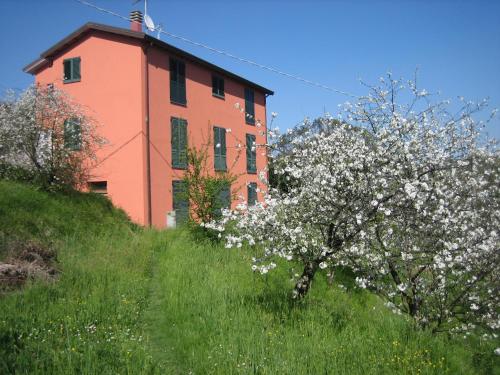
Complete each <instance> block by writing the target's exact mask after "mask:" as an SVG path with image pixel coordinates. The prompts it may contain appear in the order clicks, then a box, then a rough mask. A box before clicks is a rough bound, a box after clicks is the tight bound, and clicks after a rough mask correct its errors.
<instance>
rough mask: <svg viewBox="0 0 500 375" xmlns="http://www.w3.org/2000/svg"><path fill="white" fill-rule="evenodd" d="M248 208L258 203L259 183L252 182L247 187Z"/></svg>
mask: <svg viewBox="0 0 500 375" xmlns="http://www.w3.org/2000/svg"><path fill="white" fill-rule="evenodd" d="M247 196H248V206H254V205H255V203H256V202H257V183H256V182H250V183H249V184H248V185H247Z"/></svg>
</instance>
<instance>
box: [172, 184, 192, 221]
mask: <svg viewBox="0 0 500 375" xmlns="http://www.w3.org/2000/svg"><path fill="white" fill-rule="evenodd" d="M172 200H173V209H174V210H175V221H176V224H177V225H182V224H185V223H186V222H187V221H188V219H189V200H188V196H187V191H186V183H185V182H184V181H172Z"/></svg>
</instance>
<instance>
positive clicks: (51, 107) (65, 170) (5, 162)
mask: <svg viewBox="0 0 500 375" xmlns="http://www.w3.org/2000/svg"><path fill="white" fill-rule="evenodd" d="M103 143H104V139H103V138H101V137H100V136H98V135H97V133H96V124H95V123H94V121H92V119H90V118H89V117H88V116H86V115H85V112H84V110H83V109H82V108H81V107H80V106H79V105H78V104H76V103H75V102H73V101H72V100H71V99H70V98H69V97H68V96H67V95H66V94H65V93H64V92H63V91H60V90H58V89H56V88H52V87H47V88H45V87H44V88H42V87H39V86H31V87H29V88H28V89H27V90H26V91H24V92H22V93H21V94H20V95H19V96H17V95H15V94H14V93H10V94H9V95H8V97H7V99H6V101H5V102H4V103H3V104H2V105H0V164H1V165H2V167H3V168H11V167H13V166H14V167H17V168H23V169H25V170H28V171H29V172H30V173H31V174H32V175H33V178H34V179H36V180H37V181H38V182H41V183H42V184H43V185H44V186H46V187H53V186H60V187H62V186H65V187H75V188H78V187H82V186H83V185H84V184H85V183H86V182H87V181H88V179H89V174H90V169H91V166H92V162H93V161H94V160H95V151H96V150H97V148H98V147H99V146H100V145H102V144H103Z"/></svg>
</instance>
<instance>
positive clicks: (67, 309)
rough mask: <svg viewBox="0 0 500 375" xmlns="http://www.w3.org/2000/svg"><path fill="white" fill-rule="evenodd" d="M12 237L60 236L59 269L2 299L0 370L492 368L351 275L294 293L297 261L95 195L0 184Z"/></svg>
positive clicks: (470, 344)
mask: <svg viewBox="0 0 500 375" xmlns="http://www.w3.org/2000/svg"><path fill="white" fill-rule="evenodd" d="M12 238H14V239H17V240H27V239H31V240H35V241H39V242H42V243H45V244H48V245H50V246H53V247H55V248H56V250H57V251H58V258H59V267H60V269H61V274H60V277H59V280H58V281H57V282H54V283H46V282H41V281H40V282H33V283H31V284H29V285H27V286H26V287H25V288H24V289H23V290H20V291H17V292H13V293H10V294H7V295H4V296H0V374H4V373H5V374H10V373H40V374H145V373H157V374H188V373H193V374H363V375H364V374H500V370H499V358H500V357H498V356H495V355H494V354H493V350H494V348H495V345H497V346H498V342H497V343H491V342H489V343H488V342H482V341H481V340H479V339H477V338H476V339H474V338H467V339H460V338H454V339H449V338H447V337H446V336H438V337H434V336H431V335H430V334H428V333H427V332H420V331H416V330H415V329H414V328H413V326H412V324H411V322H410V321H408V320H406V319H405V318H404V317H402V316H397V315H394V314H392V313H391V312H389V311H388V310H387V309H386V308H385V307H384V306H383V305H382V303H381V302H380V301H379V300H378V299H377V298H376V297H374V296H373V295H371V294H369V293H368V292H366V291H357V290H355V289H354V288H353V285H352V277H351V276H350V275H348V274H347V273H340V272H339V274H338V277H337V280H336V282H335V284H334V286H329V285H328V284H327V283H326V281H325V280H324V279H322V278H321V277H319V278H318V279H317V280H315V283H314V286H313V288H312V290H311V292H310V295H308V296H307V298H306V300H305V301H303V302H301V303H293V302H291V299H290V295H289V292H290V290H291V288H292V282H291V281H290V277H289V276H290V274H289V273H290V272H294V271H292V270H289V269H287V268H286V267H280V268H279V269H278V270H277V272H273V273H270V274H269V275H268V276H267V277H266V278H263V277H261V276H258V275H255V274H253V273H252V272H251V270H250V268H249V263H250V262H249V257H250V256H251V253H250V252H249V251H248V250H228V249H224V248H223V247H222V246H220V245H217V244H212V243H209V242H207V241H202V240H199V239H196V238H194V237H193V235H192V234H190V233H188V232H187V231H168V232H159V231H154V230H144V229H141V228H138V227H137V226H134V225H133V224H130V222H129V221H128V219H127V218H126V216H125V215H124V214H123V212H121V211H119V210H116V209H115V208H113V207H112V206H111V204H110V203H109V202H108V201H107V200H106V199H104V198H102V197H99V196H94V195H91V194H78V193H74V194H70V195H62V194H48V193H44V192H40V191H36V190H34V189H33V188H31V187H28V186H25V185H20V184H15V183H7V182H2V181H0V257H2V252H3V254H5V251H6V247H7V244H8V242H9V240H10V239H12ZM295 271H298V270H295ZM341 285H342V286H341Z"/></svg>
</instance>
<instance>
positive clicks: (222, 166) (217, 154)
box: [214, 127, 227, 171]
mask: <svg viewBox="0 0 500 375" xmlns="http://www.w3.org/2000/svg"><path fill="white" fill-rule="evenodd" d="M217 145H219V147H217ZM226 154H227V150H226V129H224V128H219V127H214V168H215V170H216V171H225V170H227V164H226Z"/></svg>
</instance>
